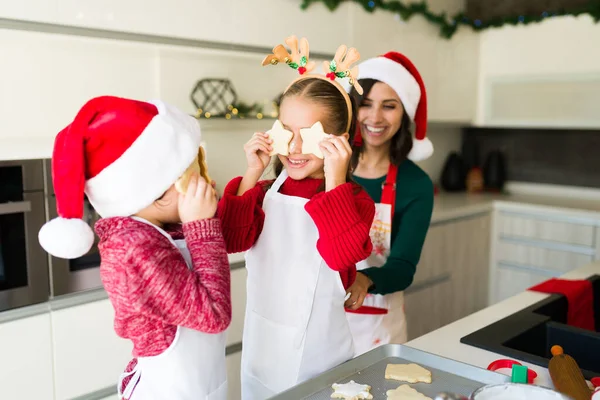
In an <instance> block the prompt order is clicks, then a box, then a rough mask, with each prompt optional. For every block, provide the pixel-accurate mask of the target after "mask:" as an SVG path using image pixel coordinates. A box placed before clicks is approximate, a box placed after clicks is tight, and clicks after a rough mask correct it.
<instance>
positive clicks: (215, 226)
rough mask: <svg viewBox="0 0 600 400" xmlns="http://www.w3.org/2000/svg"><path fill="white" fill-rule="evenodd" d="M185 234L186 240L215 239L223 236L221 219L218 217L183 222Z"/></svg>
mask: <svg viewBox="0 0 600 400" xmlns="http://www.w3.org/2000/svg"><path fill="white" fill-rule="evenodd" d="M183 234H184V236H185V238H186V240H198V239H201V240H215V239H222V238H223V232H222V230H221V221H219V219H218V218H210V219H202V220H199V221H192V222H187V223H185V224H183Z"/></svg>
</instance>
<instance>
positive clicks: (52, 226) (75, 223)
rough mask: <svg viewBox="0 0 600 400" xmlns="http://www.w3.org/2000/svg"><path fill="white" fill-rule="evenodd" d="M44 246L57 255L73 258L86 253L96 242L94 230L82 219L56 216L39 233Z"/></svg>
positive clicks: (39, 238)
mask: <svg viewBox="0 0 600 400" xmlns="http://www.w3.org/2000/svg"><path fill="white" fill-rule="evenodd" d="M38 240H39V242H40V244H41V245H42V248H43V249H44V250H46V251H47V252H48V253H50V254H52V255H53V256H55V257H60V258H65V259H72V258H78V257H81V256H83V255H85V254H86V253H87V252H88V251H90V249H91V248H92V245H93V244H94V232H92V228H90V226H89V225H88V224H86V223H85V222H84V221H83V220H82V219H77V218H68V219H67V218H61V217H58V218H54V219H52V220H50V221H48V222H46V223H45V224H44V225H43V226H42V229H40V232H39V233H38Z"/></svg>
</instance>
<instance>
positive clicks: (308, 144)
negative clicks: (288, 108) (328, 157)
mask: <svg viewBox="0 0 600 400" xmlns="http://www.w3.org/2000/svg"><path fill="white" fill-rule="evenodd" d="M300 136H301V137H302V154H311V153H312V154H314V155H315V156H317V157H319V158H321V159H322V158H323V153H322V152H321V149H320V148H319V143H320V142H321V141H322V140H323V139H326V138H327V136H328V135H327V134H326V133H325V132H324V131H323V125H322V124H321V122H319V121H317V122H315V123H314V124H313V126H311V127H310V128H302V129H300Z"/></svg>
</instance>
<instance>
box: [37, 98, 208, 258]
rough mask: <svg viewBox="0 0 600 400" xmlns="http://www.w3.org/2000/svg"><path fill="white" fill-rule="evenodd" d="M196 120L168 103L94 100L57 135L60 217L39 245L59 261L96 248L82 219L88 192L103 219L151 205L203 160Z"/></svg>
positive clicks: (55, 169)
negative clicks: (194, 162)
mask: <svg viewBox="0 0 600 400" xmlns="http://www.w3.org/2000/svg"><path fill="white" fill-rule="evenodd" d="M200 140H201V133H200V126H199V124H198V123H197V121H196V120H195V119H194V118H193V117H191V116H189V115H187V114H185V113H183V112H181V111H180V110H178V109H176V108H174V107H172V106H169V105H168V104H165V103H163V102H161V101H153V102H142V101H137V100H130V99H124V98H119V97H112V96H102V97H97V98H94V99H91V100H90V101H88V102H87V103H86V104H85V105H84V106H83V107H82V108H81V110H80V111H79V113H78V114H77V116H76V117H75V119H74V120H73V122H72V123H71V124H70V125H69V126H67V127H66V128H65V129H63V130H62V131H61V132H60V133H59V134H58V135H57V137H56V139H55V142H54V151H53V154H52V181H53V184H54V192H55V195H56V208H57V211H58V217H57V218H55V219H53V220H51V221H49V222H47V223H46V224H45V225H44V226H43V227H42V229H41V230H40V232H39V235H38V239H39V242H40V244H41V245H42V247H43V248H44V250H46V251H47V252H48V253H50V254H52V255H54V256H56V257H60V258H66V259H70V258H77V257H80V256H82V255H84V254H86V253H87V252H88V251H89V250H90V248H91V246H92V244H93V243H94V233H93V232H92V229H91V227H90V226H89V225H88V224H87V223H85V222H84V221H83V220H82V218H83V201H84V193H85V194H86V195H87V197H88V199H89V202H90V203H91V204H92V206H93V207H94V209H95V210H96V211H97V212H98V214H99V215H100V216H101V217H115V216H129V215H132V214H135V213H136V212H138V211H140V210H142V209H143V208H145V207H147V206H148V205H150V204H152V202H154V201H155V200H156V199H157V198H159V197H160V196H161V195H162V194H163V193H164V192H165V191H166V190H167V189H168V188H169V187H170V186H171V185H172V184H173V183H174V182H175V181H176V180H177V179H178V178H179V177H180V176H181V175H182V174H183V173H184V171H185V170H186V169H187V167H188V166H189V165H190V164H191V163H192V162H193V160H194V159H195V157H196V155H197V154H198V148H199V146H200Z"/></svg>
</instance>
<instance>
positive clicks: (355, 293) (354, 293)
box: [344, 272, 373, 310]
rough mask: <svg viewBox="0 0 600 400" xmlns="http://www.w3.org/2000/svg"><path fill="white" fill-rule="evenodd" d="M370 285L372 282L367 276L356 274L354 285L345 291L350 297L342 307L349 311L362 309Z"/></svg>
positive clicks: (360, 273)
mask: <svg viewBox="0 0 600 400" xmlns="http://www.w3.org/2000/svg"><path fill="white" fill-rule="evenodd" d="M372 284H373V281H371V279H369V277H368V276H366V275H365V274H363V273H362V272H357V273H356V279H355V280H354V283H353V284H352V286H350V287H349V288H348V290H346V293H350V297H349V298H348V300H346V303H344V307H346V308H348V309H350V310H357V309H359V308H360V307H362V305H363V302H364V301H365V297H366V296H367V293H368V292H369V288H370V287H371V285H372Z"/></svg>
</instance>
